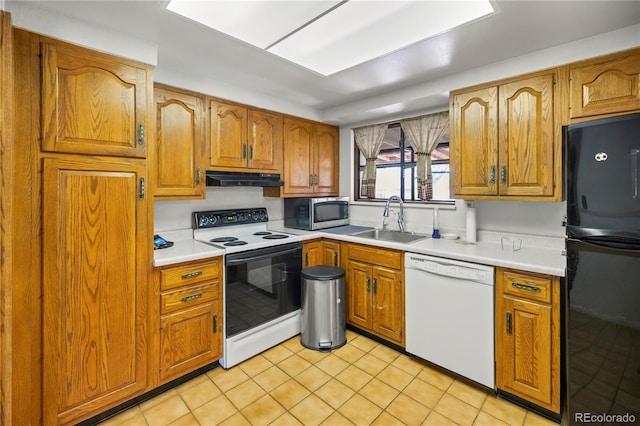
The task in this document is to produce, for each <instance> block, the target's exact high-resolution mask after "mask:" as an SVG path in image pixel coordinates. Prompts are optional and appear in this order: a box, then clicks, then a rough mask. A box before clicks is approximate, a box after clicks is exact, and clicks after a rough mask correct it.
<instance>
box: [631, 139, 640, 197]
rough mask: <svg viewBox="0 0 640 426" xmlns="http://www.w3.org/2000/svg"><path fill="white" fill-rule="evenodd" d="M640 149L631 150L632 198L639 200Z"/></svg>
mask: <svg viewBox="0 0 640 426" xmlns="http://www.w3.org/2000/svg"><path fill="white" fill-rule="evenodd" d="M639 154H640V149H638V148H633V149H632V150H631V191H632V194H631V198H633V199H634V200H635V199H636V198H638V159H639V157H640V155H639Z"/></svg>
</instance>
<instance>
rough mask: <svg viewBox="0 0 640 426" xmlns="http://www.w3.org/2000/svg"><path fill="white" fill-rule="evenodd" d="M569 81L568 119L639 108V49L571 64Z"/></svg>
mask: <svg viewBox="0 0 640 426" xmlns="http://www.w3.org/2000/svg"><path fill="white" fill-rule="evenodd" d="M570 79H571V84H570V92H571V93H570V108H571V109H570V117H571V118H580V117H589V116H594V115H602V114H616V113H623V112H627V111H634V110H638V109H640V49H633V50H630V51H626V52H620V53H616V54H613V55H607V56H602V57H599V58H594V59H590V60H586V61H582V62H578V63H576V64H573V65H572V66H571V70H570Z"/></svg>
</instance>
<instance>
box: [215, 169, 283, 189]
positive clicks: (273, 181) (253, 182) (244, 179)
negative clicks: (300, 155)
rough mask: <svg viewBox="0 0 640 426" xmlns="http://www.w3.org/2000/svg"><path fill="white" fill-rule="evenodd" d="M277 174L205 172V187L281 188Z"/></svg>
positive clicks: (281, 183)
mask: <svg viewBox="0 0 640 426" xmlns="http://www.w3.org/2000/svg"><path fill="white" fill-rule="evenodd" d="M283 185H284V182H282V181H281V180H280V175H279V174H277V173H243V172H216V171H210V170H208V171H207V186H261V187H264V186H283Z"/></svg>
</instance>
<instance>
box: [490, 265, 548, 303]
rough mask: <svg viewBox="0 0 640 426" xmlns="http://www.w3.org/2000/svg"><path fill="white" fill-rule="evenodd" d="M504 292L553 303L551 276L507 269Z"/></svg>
mask: <svg viewBox="0 0 640 426" xmlns="http://www.w3.org/2000/svg"><path fill="white" fill-rule="evenodd" d="M503 276H504V279H503V281H502V282H503V285H504V288H503V290H502V291H503V292H504V293H505V294H511V295H513V296H518V297H521V298H525V299H530V300H536V301H539V302H545V303H551V282H552V280H551V277H548V276H544V275H541V276H537V275H529V274H520V273H517V272H512V271H505V272H504V275H503Z"/></svg>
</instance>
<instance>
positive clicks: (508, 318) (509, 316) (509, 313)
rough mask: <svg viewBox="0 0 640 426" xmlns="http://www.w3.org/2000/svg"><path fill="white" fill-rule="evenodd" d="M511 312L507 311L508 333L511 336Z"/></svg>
mask: <svg viewBox="0 0 640 426" xmlns="http://www.w3.org/2000/svg"><path fill="white" fill-rule="evenodd" d="M511 317H512V315H511V312H507V334H508V335H509V336H511Z"/></svg>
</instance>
